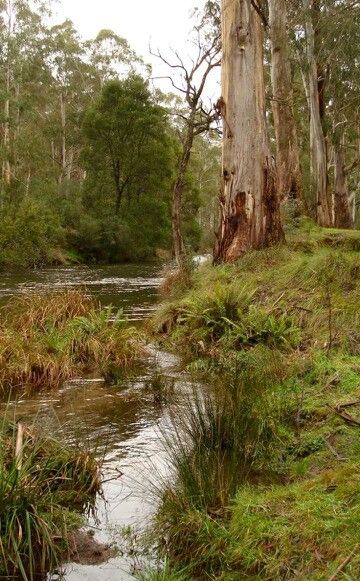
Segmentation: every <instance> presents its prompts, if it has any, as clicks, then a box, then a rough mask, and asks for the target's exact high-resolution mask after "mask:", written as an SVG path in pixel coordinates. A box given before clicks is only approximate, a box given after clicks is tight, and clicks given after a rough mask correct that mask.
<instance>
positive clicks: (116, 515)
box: [0, 264, 187, 581]
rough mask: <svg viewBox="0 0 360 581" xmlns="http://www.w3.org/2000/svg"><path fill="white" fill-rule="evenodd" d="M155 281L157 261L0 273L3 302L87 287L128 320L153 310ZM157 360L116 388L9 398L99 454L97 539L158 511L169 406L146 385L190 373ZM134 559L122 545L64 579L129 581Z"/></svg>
mask: <svg viewBox="0 0 360 581" xmlns="http://www.w3.org/2000/svg"><path fill="white" fill-rule="evenodd" d="M160 284H161V266H159V265H158V264H157V265H151V264H150V265H120V266H111V267H90V268H87V267H75V268H61V269H46V270H39V271H34V272H23V273H8V274H6V273H4V274H1V275H0V304H1V303H4V302H6V300H8V298H9V297H11V296H14V295H17V294H21V293H39V292H49V291H59V290H62V289H69V288H84V287H85V288H86V292H87V293H88V294H91V295H92V296H94V297H95V298H97V299H98V300H100V301H101V303H102V304H104V305H108V304H113V305H114V306H115V307H118V308H122V309H123V310H124V312H125V313H126V315H127V317H128V319H129V321H132V322H133V323H134V324H136V325H138V324H139V325H141V321H142V320H143V319H144V318H146V317H147V316H149V314H151V312H152V311H153V309H155V307H156V303H157V301H158V287H159V285H160ZM154 357H155V358H156V365H154V366H153V367H151V368H150V369H149V371H148V372H147V374H145V375H144V376H140V377H136V378H132V379H131V380H127V381H124V383H123V384H122V385H119V386H116V387H114V386H108V385H106V384H105V383H104V382H103V381H102V380H101V379H97V378H95V379H78V380H74V381H71V382H68V383H67V384H65V385H63V387H62V388H61V389H60V390H56V391H44V392H41V393H37V394H35V395H28V396H22V397H20V398H18V399H17V401H11V402H10V410H11V413H14V414H15V416H16V418H17V419H22V421H23V422H24V423H29V422H31V421H35V423H36V424H40V426H41V427H42V429H44V430H48V431H49V432H50V433H51V434H55V435H56V436H58V437H60V438H62V439H65V440H66V441H67V442H69V443H70V444H72V445H74V443H76V442H85V443H86V445H87V446H88V447H89V449H91V450H95V452H96V454H97V455H98V456H99V457H100V458H104V464H103V479H104V485H103V497H99V498H98V500H97V503H96V519H94V518H93V517H90V522H89V526H90V529H89V530H91V531H93V534H94V535H95V539H96V540H97V541H99V542H101V543H113V542H117V541H119V539H120V538H122V534H121V532H122V531H124V530H126V529H128V528H129V527H132V528H134V529H135V530H141V529H143V528H144V527H145V526H146V524H147V523H148V522H149V519H150V517H151V515H152V514H153V513H154V511H155V510H156V501H155V499H154V496H153V495H152V494H151V492H150V489H151V486H150V481H151V479H152V478H154V474H155V475H156V474H157V471H158V470H159V471H160V472H161V471H162V470H164V466H165V453H164V450H163V449H162V447H161V444H160V437H159V432H160V430H161V429H162V426H165V425H166V418H167V407H166V405H161V404H159V402H156V401H155V399H154V394H151V392H150V391H149V390H147V389H146V385H147V384H148V383H149V382H150V381H151V379H152V375H154V374H155V373H160V374H161V375H162V376H163V377H164V378H165V379H167V378H169V381H171V382H173V383H174V384H175V389H176V390H177V389H178V388H179V389H183V388H184V386H185V388H186V381H187V378H186V375H185V374H184V373H181V372H180V371H179V360H178V359H177V358H176V357H175V356H173V355H171V354H169V353H165V352H162V351H154ZM5 406H9V403H8V402H6V403H3V404H2V407H3V409H4V408H5ZM121 542H123V541H121ZM120 544H121V543H120ZM131 552H132V551H130V553H131ZM138 564H139V563H138V562H137V557H136V550H135V551H134V553H133V555H131V556H129V551H127V550H125V551H124V552H123V554H122V553H120V554H119V555H118V556H116V557H115V558H112V559H110V561H108V562H106V563H102V564H98V565H85V564H82V565H81V564H75V563H72V564H69V565H66V567H65V570H64V572H63V573H62V575H61V579H65V580H66V581H80V580H84V581H85V580H87V581H123V580H124V581H126V580H128V579H134V578H135V577H134V575H135V573H136V569H137V566H138ZM51 579H52V580H55V579H59V577H58V576H56V575H55V576H52V577H51Z"/></svg>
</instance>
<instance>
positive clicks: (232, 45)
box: [215, 0, 284, 262]
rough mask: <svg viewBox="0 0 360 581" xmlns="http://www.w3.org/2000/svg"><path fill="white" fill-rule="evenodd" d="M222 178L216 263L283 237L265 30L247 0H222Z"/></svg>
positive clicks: (249, 0)
mask: <svg viewBox="0 0 360 581" xmlns="http://www.w3.org/2000/svg"><path fill="white" fill-rule="evenodd" d="M222 34H223V39H222V43H223V63H222V117H223V122H224V123H223V125H224V134H223V177H222V193H221V198H220V205H221V220H220V230H219V234H218V241H217V245H216V249H215V262H234V261H236V260H237V259H238V258H239V257H240V256H241V255H242V254H243V253H244V252H246V251H247V250H250V249H254V248H262V247H265V246H270V245H271V244H276V243H279V242H281V241H282V240H283V239H284V234H283V229H282V225H281V219H280V208H279V200H278V197H277V194H276V189H275V179H274V171H273V167H272V159H271V155H270V151H269V143H268V134H267V127H266V119H265V87H264V71H263V29H262V21H261V19H260V16H259V14H258V13H257V11H256V10H255V9H254V7H253V6H252V2H251V0H222Z"/></svg>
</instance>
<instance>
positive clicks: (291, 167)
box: [268, 0, 306, 209]
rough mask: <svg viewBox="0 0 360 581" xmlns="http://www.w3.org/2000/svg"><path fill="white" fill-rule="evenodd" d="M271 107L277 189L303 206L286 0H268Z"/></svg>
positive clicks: (283, 198)
mask: <svg viewBox="0 0 360 581" xmlns="http://www.w3.org/2000/svg"><path fill="white" fill-rule="evenodd" d="M268 4H269V25H270V39H271V81H272V90H273V100H272V109H273V116H274V129H275V135H276V166H277V184H276V185H277V192H278V196H280V199H281V200H284V201H286V200H288V199H292V200H295V201H296V202H297V204H298V207H299V209H304V206H305V205H306V204H305V200H304V196H303V189H302V176H301V168H300V156H299V146H298V138H297V129H296V124H295V118H294V101H293V87H292V78H291V64H290V49H289V39H288V31H287V7H286V2H285V0H269V2H268Z"/></svg>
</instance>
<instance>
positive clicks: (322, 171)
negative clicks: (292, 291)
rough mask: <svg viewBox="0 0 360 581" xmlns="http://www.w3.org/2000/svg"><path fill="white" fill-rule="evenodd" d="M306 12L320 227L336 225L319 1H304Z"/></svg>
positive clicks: (314, 181) (313, 160)
mask: <svg viewBox="0 0 360 581" xmlns="http://www.w3.org/2000/svg"><path fill="white" fill-rule="evenodd" d="M303 4H304V9H305V13H306V25H305V28H306V45H307V56H308V69H309V105H310V156H311V177H312V185H313V189H314V192H315V198H316V220H317V223H318V224H319V225H320V226H325V227H329V226H331V225H332V208H331V202H330V196H329V180H328V173H327V148H326V141H325V136H324V131H323V127H322V123H321V114H320V113H321V112H320V102H321V99H320V95H319V79H318V76H319V75H318V67H317V63H316V55H315V30H314V23H313V14H314V10H315V9H316V8H317V6H318V3H317V0H303Z"/></svg>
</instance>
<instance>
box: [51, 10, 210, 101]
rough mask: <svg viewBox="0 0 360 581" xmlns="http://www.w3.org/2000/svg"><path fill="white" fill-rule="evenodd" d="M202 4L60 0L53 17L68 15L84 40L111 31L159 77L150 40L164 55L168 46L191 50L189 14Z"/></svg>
mask: <svg viewBox="0 0 360 581" xmlns="http://www.w3.org/2000/svg"><path fill="white" fill-rule="evenodd" d="M204 4H205V0H59V6H58V7H57V10H56V14H55V19H56V21H63V20H65V18H70V20H72V21H73V22H74V24H75V27H76V29H77V30H78V31H79V32H80V34H81V36H82V37H83V38H85V39H88V38H94V37H95V36H96V35H97V33H98V32H99V30H101V29H103V28H109V29H111V30H113V31H114V32H116V33H117V34H119V35H120V36H122V37H124V38H126V40H128V42H129V44H130V46H131V48H133V49H134V50H135V51H136V52H137V53H138V54H139V55H140V56H143V57H144V60H145V62H149V63H151V64H152V65H153V75H154V76H160V75H164V74H167V72H166V70H164V68H163V67H162V66H161V64H160V63H159V61H158V59H154V58H152V57H151V55H149V50H148V48H149V43H151V48H152V50H156V49H157V48H159V49H160V51H161V52H162V53H163V54H164V55H170V54H171V53H170V47H172V48H173V49H177V50H178V51H179V53H181V54H182V55H183V54H189V53H191V46H189V44H187V39H188V37H189V32H190V30H191V28H192V21H191V14H192V12H193V10H194V9H195V8H196V7H199V8H201V7H202V6H203V5H204ZM161 88H163V89H169V90H170V89H171V88H170V86H168V87H164V86H162V87H161ZM207 92H208V94H209V97H213V96H214V97H215V95H216V93H217V92H218V89H217V84H216V83H215V84H214V82H211V88H209V90H208V91H207Z"/></svg>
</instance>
